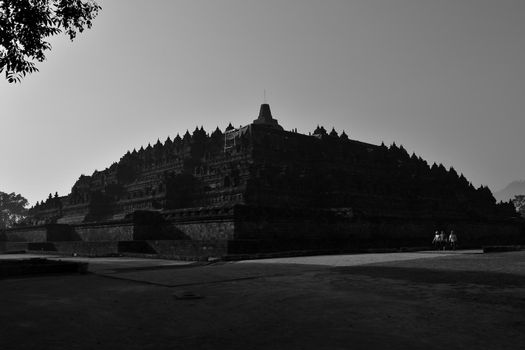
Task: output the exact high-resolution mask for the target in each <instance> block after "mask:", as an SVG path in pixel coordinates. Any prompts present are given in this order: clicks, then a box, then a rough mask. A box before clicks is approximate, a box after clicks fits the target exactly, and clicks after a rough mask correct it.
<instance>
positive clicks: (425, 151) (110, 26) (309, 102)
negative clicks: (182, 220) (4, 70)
mask: <svg viewBox="0 0 525 350" xmlns="http://www.w3.org/2000/svg"><path fill="white" fill-rule="evenodd" d="M99 4H100V5H101V6H102V11H101V12H100V15H99V17H97V18H96V20H95V22H94V26H93V28H92V29H91V30H88V31H86V32H84V33H83V34H81V35H79V36H78V37H77V39H76V40H75V41H74V42H73V43H72V42H70V41H69V40H68V39H67V38H66V37H65V36H63V37H60V38H56V39H52V40H51V42H52V44H53V49H52V50H51V51H49V52H48V54H47V61H46V62H43V63H40V64H39V65H38V67H39V68H40V72H39V73H35V74H33V75H30V76H28V77H27V78H26V79H25V80H24V81H23V82H22V83H21V84H16V85H13V84H8V83H7V82H5V81H4V80H3V79H2V80H1V81H0V103H1V106H2V108H1V109H0V126H1V134H0V149H1V150H2V156H1V158H0V191H3V192H17V193H21V194H22V195H23V196H25V197H26V198H28V200H29V201H30V203H31V204H34V203H35V202H36V201H37V200H42V199H45V198H46V197H47V195H48V194H49V193H50V192H53V193H55V191H58V193H59V194H60V195H65V194H68V193H69V192H70V190H71V187H72V186H73V184H74V183H75V181H76V180H77V179H78V177H79V176H80V175H81V174H85V175H90V174H92V173H93V171H94V170H95V169H98V170H102V169H104V168H106V167H108V166H110V165H111V163H112V162H115V161H118V160H119V158H120V157H121V156H122V155H123V154H124V153H125V152H126V151H127V150H132V149H133V148H137V149H138V148H140V146H141V145H147V144H148V142H151V143H154V142H156V141H157V138H160V139H161V140H162V141H163V140H165V139H166V137H167V136H171V137H172V138H173V137H174V136H175V135H176V134H177V133H180V134H183V133H184V132H185V131H186V129H189V130H190V132H191V131H193V130H194V129H195V126H197V125H198V126H199V127H200V126H201V125H203V126H204V128H205V129H206V130H207V131H209V132H210V131H213V129H215V127H216V126H219V127H221V128H222V129H224V128H225V127H226V126H227V125H228V123H229V122H232V124H233V125H235V126H239V125H246V124H248V123H250V122H251V121H252V120H253V119H255V118H256V116H257V113H258V109H259V105H260V103H262V102H263V90H264V89H266V91H267V100H268V102H269V103H270V105H271V108H272V112H273V115H274V117H275V118H277V119H278V120H279V122H280V123H281V125H283V127H284V128H285V129H292V128H297V129H298V131H299V132H303V133H308V132H309V131H312V130H314V129H315V127H316V126H317V124H320V125H324V126H325V128H327V129H331V128H332V127H335V128H336V130H337V131H339V132H340V131H342V130H345V131H346V132H347V133H348V134H349V136H350V138H352V139H356V140H360V141H364V142H370V143H374V144H380V143H381V142H382V141H384V142H385V143H386V144H391V143H392V142H396V143H397V144H402V145H404V146H405V148H406V149H407V150H408V151H409V152H410V153H411V152H415V153H416V154H417V155H420V156H422V157H423V158H424V159H426V160H427V161H428V162H429V163H430V164H431V163H432V162H437V163H443V164H444V165H445V166H446V167H450V166H453V167H454V168H455V169H456V170H457V171H458V172H460V173H464V174H465V176H466V177H467V179H469V180H470V181H471V182H472V183H473V184H474V185H476V186H479V185H481V184H483V185H488V186H489V187H490V188H491V189H492V190H493V191H496V190H499V189H501V188H503V187H504V186H506V185H507V184H508V183H509V182H511V181H513V180H519V179H525V161H524V157H525V156H524V155H525V137H524V131H525V63H524V62H525V1H523V0H491V1H488V0H432V1H431V0H340V1H336V0H322V1H321V0H317V1H311V0H264V1H261V0H220V1H219V0H207V1H204V0H183V1H182V0H181V1H174V0H166V1H160V0H159V1H137V0H118V1H117V0H111V1H109V0H100V1H99Z"/></svg>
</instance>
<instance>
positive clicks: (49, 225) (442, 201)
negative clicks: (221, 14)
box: [4, 103, 523, 257]
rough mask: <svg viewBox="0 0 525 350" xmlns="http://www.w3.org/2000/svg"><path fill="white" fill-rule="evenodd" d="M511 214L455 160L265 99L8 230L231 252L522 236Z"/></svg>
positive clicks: (190, 251) (38, 243)
mask: <svg viewBox="0 0 525 350" xmlns="http://www.w3.org/2000/svg"><path fill="white" fill-rule="evenodd" d="M516 216H517V215H516V212H515V210H514V206H513V205H512V204H511V203H510V202H509V203H496V201H495V199H494V197H493V196H492V193H491V192H490V190H489V189H488V188H487V187H484V186H481V187H479V188H475V187H474V186H472V184H471V183H470V182H469V181H468V180H467V179H466V178H465V177H464V176H463V175H460V174H458V173H457V172H456V171H455V170H454V169H453V168H450V169H446V168H445V167H444V166H443V165H436V164H433V165H431V166H429V164H428V163H427V162H426V161H425V160H423V159H422V158H421V157H418V156H416V155H415V154H412V155H409V154H408V153H407V151H406V150H405V149H404V148H403V146H397V145H396V144H395V143H394V144H392V145H390V146H388V147H387V146H386V145H384V144H381V145H372V144H369V143H364V142H360V141H357V140H353V139H351V138H350V137H349V136H348V135H347V134H346V133H345V132H344V131H343V132H341V133H338V132H337V131H336V130H335V129H332V130H331V131H330V132H328V131H327V130H326V129H325V128H324V127H323V126H318V127H317V128H316V129H315V130H314V131H313V132H312V133H310V134H309V135H305V134H301V133H298V132H297V131H296V130H292V131H286V130H284V129H283V128H282V126H281V125H279V123H278V120H277V119H275V118H274V117H273V116H272V113H271V110H270V106H269V105H268V104H266V103H265V104H262V105H261V107H260V111H259V115H258V117H257V118H256V119H255V120H253V122H252V123H251V124H249V125H246V126H243V127H239V128H234V127H233V126H232V125H231V124H230V125H228V127H226V128H225V130H224V131H221V130H220V129H219V128H217V129H215V131H213V132H212V133H211V134H208V133H207V132H206V131H205V130H204V129H203V128H202V127H201V128H198V127H196V128H195V130H194V131H193V133H191V134H190V133H189V132H188V131H186V133H185V134H184V135H183V136H182V137H180V136H179V135H177V136H176V137H175V138H174V139H173V140H172V139H171V138H169V137H168V139H167V140H165V141H164V142H161V141H160V140H157V142H156V143H155V144H154V145H151V144H148V146H147V147H146V148H143V147H141V148H140V149H139V150H138V151H137V150H133V151H130V152H127V153H126V154H125V155H124V156H123V157H122V158H121V159H120V160H119V161H118V162H116V163H113V164H112V165H111V166H110V167H109V168H107V169H105V170H103V171H95V172H94V173H93V174H92V175H91V176H84V175H82V176H80V178H79V179H78V181H77V182H76V183H75V184H74V185H73V187H72V190H71V193H70V194H68V195H67V196H63V197H59V196H58V195H57V194H55V195H54V196H53V195H51V194H50V195H49V197H48V198H47V200H43V201H41V202H37V204H36V205H35V206H34V207H32V208H31V209H30V215H29V217H28V219H27V220H26V222H25V223H24V227H19V228H16V229H13V230H10V231H8V232H7V233H6V234H5V239H4V240H5V241H7V242H16V241H17V240H18V241H19V242H26V244H28V247H29V248H30V249H29V250H31V248H33V249H38V248H39V247H40V248H41V250H49V249H51V250H53V249H54V250H57V251H65V252H70V251H71V252H76V251H78V252H79V253H84V254H87V255H90V254H91V255H96V254H104V253H107V252H113V253H115V252H121V253H122V252H124V253H125V252H126V251H131V252H133V251H138V252H143V251H145V252H152V253H155V254H159V255H164V256H174V257H195V256H202V255H204V256H215V255H217V256H224V255H228V254H237V253H239V254H240V253H245V252H265V251H283V250H288V251H289V250H302V249H306V250H308V249H335V248H338V249H339V248H340V249H350V250H351V249H354V248H355V249H358V248H366V247H400V246H404V245H406V246H417V245H424V244H427V245H428V243H429V241H430V239H431V235H432V232H433V231H434V230H435V229H450V228H454V229H455V231H457V232H458V233H459V235H460V240H462V241H463V242H466V241H469V242H488V241H490V240H491V239H492V240H493V239H494V237H498V238H499V239H500V240H501V239H503V240H507V241H515V240H520V239H522V236H523V235H522V231H521V228H520V227H519V225H516V223H515V221H516V220H518V219H516ZM101 242H106V244H104V245H101ZM168 242H169V244H168ZM81 243H82V244H81ZM86 247H87V248H86ZM101 247H102V248H101Z"/></svg>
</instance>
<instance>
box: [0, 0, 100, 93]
mask: <svg viewBox="0 0 525 350" xmlns="http://www.w3.org/2000/svg"><path fill="white" fill-rule="evenodd" d="M100 8H101V7H100V6H99V5H98V4H97V3H96V2H95V1H93V0H0V73H2V72H3V71H5V78H6V79H7V81H8V82H10V83H15V82H20V81H21V79H22V78H23V77H25V76H26V75H27V74H28V73H33V72H37V71H38V68H37V67H36V64H35V61H37V62H42V61H44V60H45V58H46V57H45V51H46V50H50V49H51V44H50V43H49V42H48V41H46V39H47V38H48V37H51V36H53V35H57V34H60V33H62V32H65V34H66V35H68V36H69V38H70V39H71V40H73V39H74V38H75V37H76V35H77V32H80V33H81V32H82V31H84V29H85V28H91V26H92V22H93V19H94V18H95V17H96V16H97V14H98V11H99V10H100Z"/></svg>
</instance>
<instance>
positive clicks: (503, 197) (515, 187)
mask: <svg viewBox="0 0 525 350" xmlns="http://www.w3.org/2000/svg"><path fill="white" fill-rule="evenodd" d="M518 194H524V195H525V181H523V180H522V181H513V182H511V183H510V184H508V185H507V187H505V188H504V189H502V190H500V191H497V192H494V198H496V200H497V201H498V202H499V201H508V200H509V199H513V198H514V196H516V195H518Z"/></svg>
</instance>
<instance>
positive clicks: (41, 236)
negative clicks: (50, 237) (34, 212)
mask: <svg viewBox="0 0 525 350" xmlns="http://www.w3.org/2000/svg"><path fill="white" fill-rule="evenodd" d="M3 236H4V237H5V238H4V239H5V241H7V242H45V241H46V240H47V227H46V226H45V225H42V226H31V227H20V228H12V229H9V230H6V231H5V232H4V235H3Z"/></svg>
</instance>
